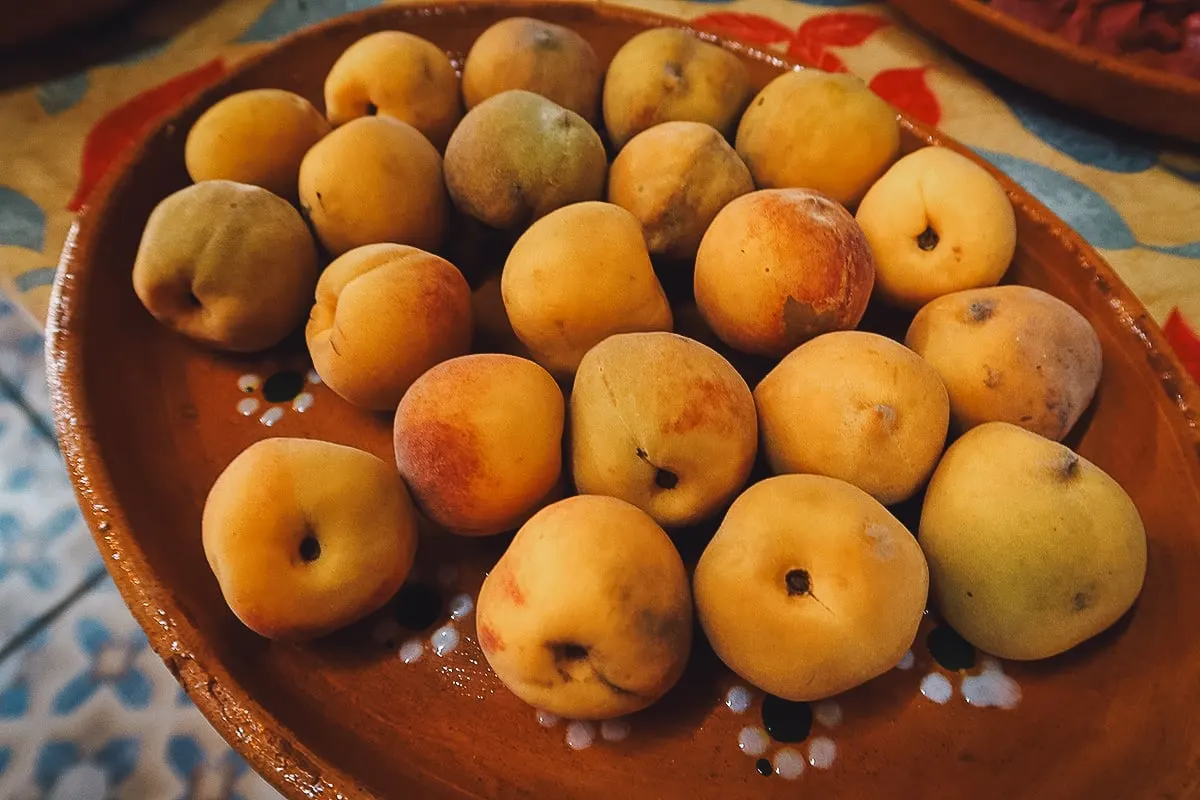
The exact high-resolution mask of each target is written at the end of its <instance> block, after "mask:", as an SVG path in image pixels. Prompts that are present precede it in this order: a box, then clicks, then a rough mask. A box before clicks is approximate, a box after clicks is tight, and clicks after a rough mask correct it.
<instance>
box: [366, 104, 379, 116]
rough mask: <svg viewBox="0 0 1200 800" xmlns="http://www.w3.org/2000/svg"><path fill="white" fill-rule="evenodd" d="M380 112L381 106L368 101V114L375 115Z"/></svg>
mask: <svg viewBox="0 0 1200 800" xmlns="http://www.w3.org/2000/svg"><path fill="white" fill-rule="evenodd" d="M378 113H379V106H377V105H375V104H374V103H367V116H368V117H373V116H375V115H376V114H378Z"/></svg>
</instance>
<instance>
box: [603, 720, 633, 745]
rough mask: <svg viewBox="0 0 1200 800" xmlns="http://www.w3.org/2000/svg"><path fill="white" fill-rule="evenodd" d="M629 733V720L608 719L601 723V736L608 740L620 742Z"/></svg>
mask: <svg viewBox="0 0 1200 800" xmlns="http://www.w3.org/2000/svg"><path fill="white" fill-rule="evenodd" d="M628 735H629V722H628V720H624V719H619V718H618V719H606V720H604V722H601V723H600V736H601V738H603V739H604V740H605V741H607V742H619V741H621V740H622V739H624V738H625V737H626V736H628Z"/></svg>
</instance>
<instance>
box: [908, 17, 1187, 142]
mask: <svg viewBox="0 0 1200 800" xmlns="http://www.w3.org/2000/svg"><path fill="white" fill-rule="evenodd" d="M889 2H890V3H891V5H892V6H894V7H895V8H898V9H899V10H900V11H902V12H904V14H905V15H906V16H907V17H909V19H911V20H912V21H913V22H914V23H916V24H917V26H918V27H920V28H922V29H924V30H925V31H927V32H928V33H929V34H930V35H932V36H934V37H936V38H938V39H941V40H942V41H943V42H945V43H946V44H948V45H950V46H951V47H953V48H954V49H955V50H957V51H958V52H960V53H962V54H963V55H965V56H966V57H967V58H970V59H972V60H974V61H978V62H979V63H980V64H983V65H984V66H985V67H988V68H990V69H994V70H996V72H999V73H1000V74H1002V75H1005V76H1007V77H1009V78H1011V79H1012V80H1014V81H1016V82H1017V83H1020V84H1023V85H1025V86H1028V87H1029V88H1031V89H1035V90H1037V91H1039V92H1042V93H1043V94H1048V95H1050V96H1051V97H1053V98H1054V99H1055V100H1059V101H1061V102H1063V103H1066V104H1068V105H1072V106H1075V107H1077V108H1081V109H1083V110H1084V111H1090V112H1091V113H1093V114H1097V115H1099V116H1101V117H1105V118H1107V119H1111V120H1115V121H1117V122H1123V123H1125V124H1126V125H1132V126H1133V127H1135V128H1141V129H1142V130H1146V131H1150V132H1152V133H1160V134H1164V135H1166V136H1176V137H1179V138H1181V139H1188V140H1190V141H1193V142H1200V80H1196V79H1194V78H1190V77H1188V76H1186V75H1177V74H1174V73H1170V72H1164V71H1162V70H1157V69H1151V68H1150V67H1146V66H1143V65H1141V64H1138V63H1135V62H1133V61H1129V60H1127V59H1122V58H1117V57H1116V56H1110V55H1108V54H1106V53H1102V52H1100V51H1099V50H1093V49H1092V48H1090V47H1082V46H1080V45H1077V44H1074V43H1072V42H1069V41H1067V40H1066V39H1064V38H1062V37H1061V36H1056V35H1054V34H1052V33H1049V32H1047V31H1043V30H1040V29H1038V28H1035V27H1033V26H1032V25H1029V24H1026V23H1025V22H1022V21H1021V20H1019V19H1017V18H1016V17H1012V16H1009V15H1008V14H1004V13H1002V12H1000V11H997V10H995V9H994V8H992V7H991V6H989V5H987V4H986V3H983V2H981V0H889Z"/></svg>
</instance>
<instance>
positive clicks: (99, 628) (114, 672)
mask: <svg viewBox="0 0 1200 800" xmlns="http://www.w3.org/2000/svg"><path fill="white" fill-rule="evenodd" d="M76 637H77V639H78V641H79V646H80V648H81V649H82V650H83V651H84V652H85V653H87V654H88V655H89V656H91V658H92V663H91V665H90V666H89V667H88V668H87V669H85V670H84V671H83V672H81V673H79V675H77V676H75V678H74V679H73V680H72V681H71V682H70V683H68V684H67V685H66V686H64V687H63V688H62V689H60V690H59V692H58V694H57V695H55V697H54V702H53V705H52V708H53V710H54V713H55V714H58V715H62V714H70V713H71V712H72V711H74V710H75V709H77V708H79V707H80V706H81V705H83V704H84V703H86V702H87V701H88V699H90V698H91V696H92V695H93V694H95V693H96V692H97V691H99V690H100V689H101V688H102V687H108V688H110V689H111V690H112V691H113V692H115V693H116V695H117V697H118V698H120V700H121V703H122V705H124V706H125V707H126V708H145V707H146V706H147V705H148V704H149V703H150V682H149V681H148V680H147V679H146V676H145V675H143V674H142V673H141V672H140V671H139V670H138V669H137V668H136V667H135V666H133V660H134V658H135V657H136V656H137V654H138V653H139V652H140V651H142V650H144V649H145V648H146V646H147V645H146V635H145V634H144V633H143V632H142V631H141V630H140V629H139V630H137V631H136V632H135V633H134V634H132V635H130V636H126V637H121V638H116V637H114V636H113V635H112V634H111V633H110V632H109V631H108V629H107V628H105V627H104V624H103V623H101V622H100V621H99V620H95V619H89V618H85V619H82V620H80V621H79V627H78V629H77V631H76Z"/></svg>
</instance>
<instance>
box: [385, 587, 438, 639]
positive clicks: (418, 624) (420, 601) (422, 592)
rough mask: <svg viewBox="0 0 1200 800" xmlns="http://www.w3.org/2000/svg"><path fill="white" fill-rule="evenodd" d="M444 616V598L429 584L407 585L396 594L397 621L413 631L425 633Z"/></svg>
mask: <svg viewBox="0 0 1200 800" xmlns="http://www.w3.org/2000/svg"><path fill="white" fill-rule="evenodd" d="M441 616H442V596H441V595H440V594H439V593H438V590H437V589H435V588H434V587H432V586H430V585H429V584H427V583H406V584H404V585H403V586H401V587H400V591H399V592H397V593H396V621H397V622H399V623H400V624H401V625H402V626H404V627H405V628H408V629H409V630H413V631H423V630H425V629H426V628H429V627H431V626H432V625H433V623H435V622H437V621H438V620H439V619H440V618H441Z"/></svg>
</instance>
